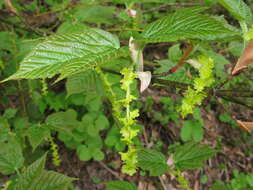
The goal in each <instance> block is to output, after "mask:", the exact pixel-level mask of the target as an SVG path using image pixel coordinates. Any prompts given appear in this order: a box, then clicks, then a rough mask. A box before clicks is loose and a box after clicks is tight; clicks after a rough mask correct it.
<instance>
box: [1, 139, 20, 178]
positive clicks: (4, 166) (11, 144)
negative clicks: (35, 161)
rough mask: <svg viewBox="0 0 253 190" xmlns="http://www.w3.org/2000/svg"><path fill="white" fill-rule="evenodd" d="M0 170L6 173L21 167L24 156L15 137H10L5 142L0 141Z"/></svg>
mask: <svg viewBox="0 0 253 190" xmlns="http://www.w3.org/2000/svg"><path fill="white" fill-rule="evenodd" d="M0 147H1V149H0V172H1V173H3V174H5V175H8V174H12V173H14V172H15V171H16V170H17V169H19V168H20V167H22V165H23V163H24V157H23V154H22V148H21V145H20V144H19V143H18V141H17V139H16V138H15V137H10V138H9V139H8V141H7V142H1V143H0Z"/></svg>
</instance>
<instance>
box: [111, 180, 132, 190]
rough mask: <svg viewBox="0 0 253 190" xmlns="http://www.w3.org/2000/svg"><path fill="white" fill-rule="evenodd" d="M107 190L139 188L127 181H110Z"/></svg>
mask: <svg viewBox="0 0 253 190" xmlns="http://www.w3.org/2000/svg"><path fill="white" fill-rule="evenodd" d="M106 190H137V187H136V185H135V184H134V183H131V182H127V181H109V182H107V183H106Z"/></svg>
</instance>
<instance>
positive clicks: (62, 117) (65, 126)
mask: <svg viewBox="0 0 253 190" xmlns="http://www.w3.org/2000/svg"><path fill="white" fill-rule="evenodd" d="M76 117H77V113H76V111H75V110H72V109H69V110H67V111H66V112H56V113H53V114H51V115H49V116H48V117H47V119H46V124H47V125H50V126H52V129H54V130H56V131H58V132H65V133H68V134H70V135H71V134H72V130H73V128H74V127H76V126H78V125H79V124H80V122H79V121H77V120H76Z"/></svg>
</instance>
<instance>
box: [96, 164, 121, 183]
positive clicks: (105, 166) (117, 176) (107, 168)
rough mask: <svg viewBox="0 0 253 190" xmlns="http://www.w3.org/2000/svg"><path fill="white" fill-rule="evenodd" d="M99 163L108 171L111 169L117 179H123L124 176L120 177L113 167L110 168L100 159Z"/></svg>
mask: <svg viewBox="0 0 253 190" xmlns="http://www.w3.org/2000/svg"><path fill="white" fill-rule="evenodd" d="M98 163H99V164H100V165H101V166H102V167H103V168H105V169H106V170H107V171H109V172H110V173H111V174H112V175H113V176H114V177H116V178H117V179H119V180H121V181H123V178H122V177H120V176H119V175H118V174H117V173H116V172H115V171H113V170H112V169H110V168H109V167H108V166H107V165H105V164H104V163H103V162H101V161H98Z"/></svg>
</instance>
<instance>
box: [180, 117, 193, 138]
mask: <svg viewBox="0 0 253 190" xmlns="http://www.w3.org/2000/svg"><path fill="white" fill-rule="evenodd" d="M180 137H181V139H182V140H183V141H189V140H191V137H192V120H187V121H185V122H184V124H183V127H182V128H181V130H180Z"/></svg>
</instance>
